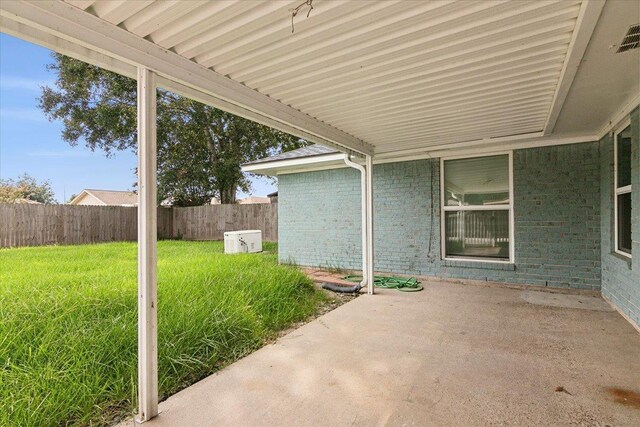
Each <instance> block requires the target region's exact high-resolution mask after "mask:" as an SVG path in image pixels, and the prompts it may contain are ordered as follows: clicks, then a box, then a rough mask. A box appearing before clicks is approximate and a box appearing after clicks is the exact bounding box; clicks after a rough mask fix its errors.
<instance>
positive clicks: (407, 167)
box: [261, 108, 640, 325]
mask: <svg viewBox="0 0 640 427" xmlns="http://www.w3.org/2000/svg"><path fill="white" fill-rule="evenodd" d="M639 123H640V114H639V111H638V108H636V109H635V110H634V111H633V112H632V113H631V128H632V181H633V185H632V187H633V194H632V200H633V205H632V212H633V214H632V215H633V216H632V227H633V229H632V236H633V250H634V253H640V239H639V237H640V214H639V213H640V162H639V161H638V157H639V152H640V141H639V133H640V132H639V131H638V128H639ZM327 153H331V151H328V152H327ZM286 157H287V158H288V159H295V158H296V156H295V154H293V155H292V154H290V155H288V156H286ZM281 158H282V156H279V157H278V159H277V160H281ZM268 160H269V159H263V160H262V161H261V162H262V163H265V164H268V163H269V162H268ZM613 170H614V169H613V142H612V134H611V133H610V134H608V135H607V136H605V137H604V138H603V139H602V140H600V141H593V142H587V143H579V144H568V145H556V146H548V147H538V148H526V149H516V150H513V199H514V200H513V210H514V252H515V257H514V260H513V262H509V263H494V262H478V261H465V260H446V259H443V258H442V257H441V233H440V227H441V209H440V182H441V180H440V159H437V158H432V159H421V160H413V161H404V162H396V163H384V164H377V165H375V166H374V169H373V183H374V187H373V193H374V212H375V217H374V227H375V239H374V250H375V264H374V265H375V271H378V272H389V273H402V274H415V275H423V276H433V277H441V278H460V279H471V280H482V281H492V282H503V283H511V284H524V285H539V286H550V287H558V288H574V289H589V290H600V291H601V292H602V295H603V296H604V297H605V298H607V299H608V300H610V301H611V302H612V303H613V304H614V305H615V306H616V307H617V308H618V309H619V310H620V311H621V312H622V313H623V314H625V315H626V316H627V317H628V318H629V319H631V320H632V321H633V322H634V323H635V324H636V325H640V263H639V262H632V260H631V259H626V258H625V257H622V256H620V255H618V254H615V253H614V251H613V249H612V248H613V246H612V237H611V236H612V232H613V231H612V230H613V226H614V225H613V206H614V205H613ZM359 179H360V178H359V173H358V172H357V171H356V170H355V169H351V168H346V167H340V168H338V167H336V166H335V165H332V166H330V167H328V168H327V169H325V170H314V171H309V172H295V173H282V174H278V195H279V230H280V232H279V233H280V234H279V258H280V261H281V262H293V263H296V264H299V265H303V266H323V267H334V268H344V269H353V270H357V269H358V268H359V267H360V262H361V242H360V233H361V222H360V183H359Z"/></svg>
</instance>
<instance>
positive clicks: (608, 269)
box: [600, 108, 640, 325]
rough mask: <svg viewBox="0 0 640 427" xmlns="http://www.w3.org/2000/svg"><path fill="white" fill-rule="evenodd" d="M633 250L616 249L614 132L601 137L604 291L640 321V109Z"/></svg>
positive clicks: (635, 123) (634, 154)
mask: <svg viewBox="0 0 640 427" xmlns="http://www.w3.org/2000/svg"><path fill="white" fill-rule="evenodd" d="M631 142H632V146H631V160H632V163H631V166H632V167H631V188H632V194H631V218H632V219H631V227H632V228H631V238H632V247H631V253H632V254H633V259H631V260H630V259H627V258H625V257H623V256H621V255H618V254H616V253H615V251H614V245H615V242H614V232H615V225H614V224H615V222H614V196H615V192H614V188H613V187H614V175H613V174H614V164H613V157H614V156H613V153H614V151H613V150H614V148H613V135H612V134H608V135H607V136H605V137H604V138H603V139H602V140H601V141H600V154H601V159H600V160H601V161H600V171H601V181H600V188H601V194H602V198H601V204H600V210H601V213H602V215H601V230H602V255H601V257H602V295H604V296H605V297H606V298H608V299H609V300H610V301H611V302H613V303H614V304H615V305H616V306H617V307H618V308H619V309H620V310H621V311H622V312H623V313H624V314H625V315H627V317H629V318H630V319H631V320H632V321H633V322H635V323H636V325H640V262H639V261H638V258H639V257H640V112H639V111H638V109H637V108H636V109H635V110H634V111H633V112H632V113H631Z"/></svg>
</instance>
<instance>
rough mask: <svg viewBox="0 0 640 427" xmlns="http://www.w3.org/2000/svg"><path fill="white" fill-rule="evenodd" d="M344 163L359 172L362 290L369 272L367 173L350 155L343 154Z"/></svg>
mask: <svg viewBox="0 0 640 427" xmlns="http://www.w3.org/2000/svg"><path fill="white" fill-rule="evenodd" d="M344 163H345V164H346V165H347V166H349V167H352V168H354V169H357V170H359V171H360V194H361V196H362V197H361V205H362V206H361V209H360V210H361V211H362V282H360V287H361V288H364V287H365V286H367V285H368V283H369V281H368V280H367V277H368V272H369V268H368V264H367V260H368V259H369V257H368V252H367V251H368V246H367V235H368V233H367V232H368V229H369V228H368V226H367V224H368V223H367V171H366V169H365V167H364V166H362V165H359V164H358V163H355V162H354V161H352V160H351V155H350V154H347V153H345V155H344ZM369 293H372V292H371V291H369Z"/></svg>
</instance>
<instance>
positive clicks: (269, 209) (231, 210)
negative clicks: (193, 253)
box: [173, 203, 278, 242]
mask: <svg viewBox="0 0 640 427" xmlns="http://www.w3.org/2000/svg"><path fill="white" fill-rule="evenodd" d="M233 230H262V239H263V240H267V241H273V242H275V241H277V240H278V205H277V204H267V203H257V204H246V205H209V206H194V207H190V208H173V235H174V238H181V239H185V240H222V239H224V232H225V231H233Z"/></svg>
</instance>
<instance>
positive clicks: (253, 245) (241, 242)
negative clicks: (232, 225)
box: [224, 230, 262, 254]
mask: <svg viewBox="0 0 640 427" xmlns="http://www.w3.org/2000/svg"><path fill="white" fill-rule="evenodd" d="M253 252H262V231H261V230H240V231H227V232H226V233H224V253H225V254H241V253H253Z"/></svg>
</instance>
